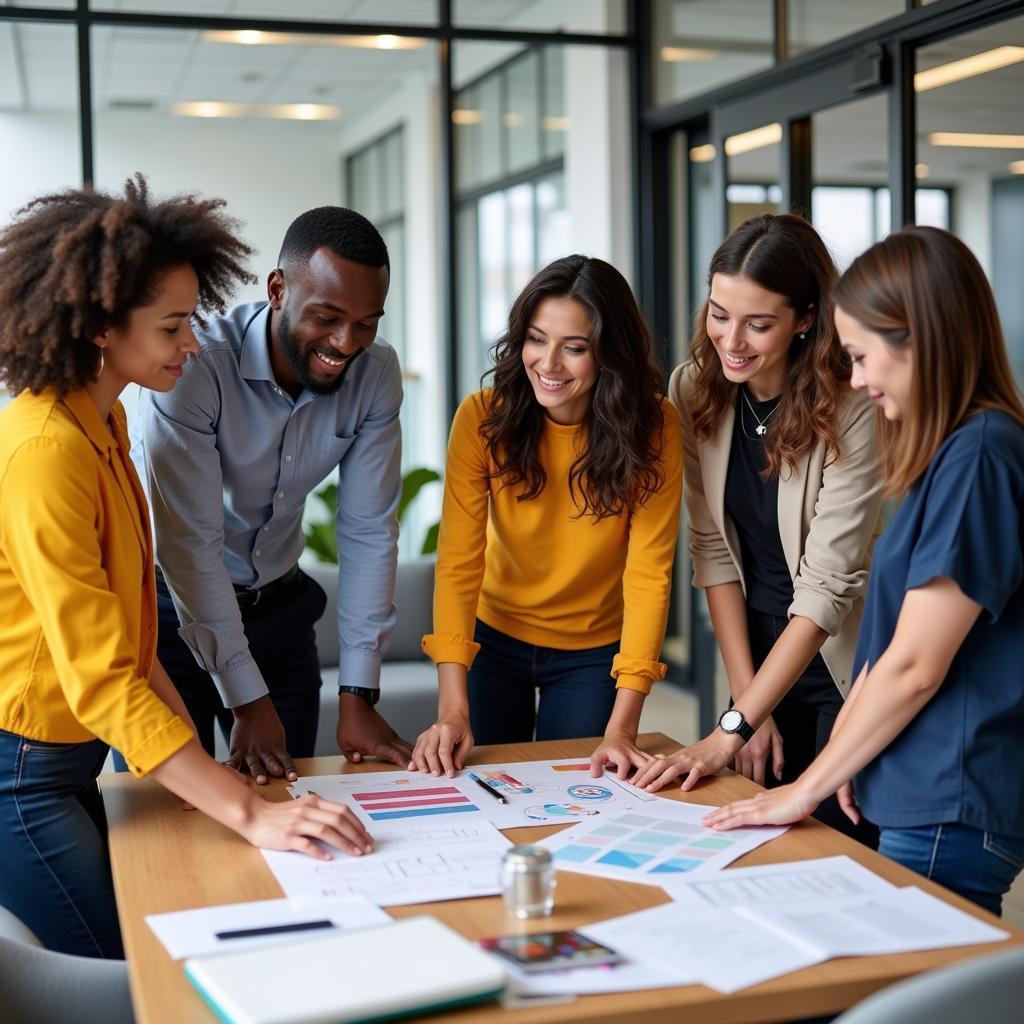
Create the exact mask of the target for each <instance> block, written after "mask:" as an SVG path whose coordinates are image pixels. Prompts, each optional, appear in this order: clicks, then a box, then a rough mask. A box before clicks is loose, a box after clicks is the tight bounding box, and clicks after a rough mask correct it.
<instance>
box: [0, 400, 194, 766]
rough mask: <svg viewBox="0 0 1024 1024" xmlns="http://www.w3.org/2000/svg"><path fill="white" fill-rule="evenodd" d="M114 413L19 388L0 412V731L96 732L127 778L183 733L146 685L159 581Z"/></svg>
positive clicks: (32, 735) (70, 737) (158, 758)
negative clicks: (116, 753)
mask: <svg viewBox="0 0 1024 1024" xmlns="http://www.w3.org/2000/svg"><path fill="white" fill-rule="evenodd" d="M128 447H129V445H128V436H127V431H126V421H125V414H124V409H123V408H122V407H121V405H120V403H117V404H116V405H115V406H114V409H113V411H112V413H111V416H110V420H109V426H108V424H106V423H104V422H103V420H102V418H101V416H100V413H99V410H98V409H97V408H96V406H95V405H94V404H93V402H92V399H91V398H89V396H88V395H87V394H86V393H85V392H84V391H76V392H73V393H71V394H69V395H68V396H67V397H66V398H65V399H64V400H63V401H62V400H60V399H59V398H57V397H56V395H55V394H54V393H53V392H52V391H44V392H42V393H41V394H39V395H32V394H30V393H29V392H27V391H26V392H23V393H22V394H20V395H19V396H18V397H17V398H15V399H14V401H13V402H11V404H10V405H8V406H7V408H5V409H4V410H3V411H2V412H0V622H3V624H4V625H3V633H2V639H0V729H4V730H6V731H8V732H12V733H17V734H18V735H20V736H24V737H26V738H27V739H35V740H41V741H44V742H51V743H84V742H88V741H89V740H92V739H94V738H96V737H99V738H100V739H101V740H103V741H104V742H105V743H109V744H110V745H111V746H113V747H116V748H117V749H118V750H120V751H121V753H122V754H124V756H125V759H126V760H127V762H128V767H129V768H130V769H131V770H132V772H133V773H134V774H136V775H144V774H145V773H146V772H148V771H151V770H152V769H153V768H155V767H157V766H158V765H159V764H161V763H162V762H163V761H165V760H166V759H167V758H168V757H170V756H171V755H172V754H174V753H176V752H177V751H178V750H180V749H181V748H182V747H183V746H184V745H185V744H186V743H187V742H188V741H189V740H190V739H192V732H191V730H190V729H189V728H188V726H187V725H186V724H185V723H184V722H183V721H182V720H181V719H180V718H178V716H177V715H175V714H173V713H172V712H171V710H170V709H169V708H168V707H167V705H166V704H164V703H163V701H162V700H160V698H159V697H157V695H156V694H155V693H153V691H152V690H151V689H150V688H149V682H148V680H149V676H150V673H151V671H152V668H153V662H154V659H155V656H156V582H155V579H154V570H153V565H154V563H153V541H152V534H151V531H150V526H149V513H148V509H147V506H146V499H145V497H144V496H143V492H142V487H141V485H140V483H139V480H138V477H137V476H136V474H135V470H134V468H133V466H132V462H131V459H130V458H129V456H128Z"/></svg>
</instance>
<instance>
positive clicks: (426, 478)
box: [398, 466, 441, 522]
mask: <svg viewBox="0 0 1024 1024" xmlns="http://www.w3.org/2000/svg"><path fill="white" fill-rule="evenodd" d="M440 479H441V474H440V473H438V472H437V470H436V469H427V468H426V466H419V467H418V468H416V469H410V470H409V472H408V473H406V474H405V476H403V477H402V497H401V498H400V499H399V501H398V521H399V522H401V521H402V516H403V515H405V510H406V509H407V508H408V507H409V505H411V504H412V501H413V499H414V498H415V497H416V495H417V494H419V493H420V491H421V490H422V489H423V487H425V486H426V485H427V484H432V483H434V481H436V480H440Z"/></svg>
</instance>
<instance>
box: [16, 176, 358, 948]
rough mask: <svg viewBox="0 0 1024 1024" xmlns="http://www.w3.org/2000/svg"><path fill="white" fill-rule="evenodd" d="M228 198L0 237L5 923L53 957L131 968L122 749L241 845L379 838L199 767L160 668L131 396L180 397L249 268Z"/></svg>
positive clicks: (75, 212) (192, 200)
mask: <svg viewBox="0 0 1024 1024" xmlns="http://www.w3.org/2000/svg"><path fill="white" fill-rule="evenodd" d="M222 206H223V202H222V201H221V200H217V199H214V200H201V199H198V198H196V197H194V196H183V197H176V198H172V199H167V200H163V201H160V202H157V201H155V200H153V199H151V198H150V196H149V194H148V191H147V188H146V183H145V180H144V179H143V178H142V176H141V175H139V176H137V178H136V180H135V181H129V182H128V183H127V185H126V187H125V191H124V195H123V196H116V197H115V196H110V195H106V194H103V193H101V192H96V191H93V190H92V189H82V190H77V191H66V192H62V193H59V194H54V195H47V196H42V197H41V198H39V199H36V200H34V201H33V202H31V203H29V204H28V206H26V207H25V208H24V209H23V210H21V211H20V212H19V213H18V214H17V215H16V216H15V219H14V220H13V222H12V223H11V224H9V225H8V226H7V227H6V228H4V229H3V231H2V232H0V380H2V381H3V382H4V383H5V384H6V385H7V387H8V388H9V390H10V391H11V392H12V393H13V394H14V395H15V396H16V397H15V398H14V400H13V401H12V402H11V403H10V404H9V405H8V406H7V407H6V408H5V409H4V410H3V411H2V412H0V618H2V619H3V622H4V632H3V637H2V639H0V860H2V862H3V870H2V871H0V905H3V906H5V907H7V908H8V909H10V910H12V911H13V912H14V913H15V914H16V915H18V917H20V918H21V919H22V920H23V921H24V922H25V923H26V924H27V925H28V926H29V927H30V928H31V929H32V930H33V931H34V932H35V933H36V935H37V936H38V937H39V938H40V939H41V940H42V942H43V943H44V944H45V945H46V946H48V947H49V948H51V949H55V950H58V951H60V952H64V953H74V954H79V955H85V956H97V957H119V956H121V955H122V946H121V937H120V931H119V928H118V923H117V912H116V907H115V903H114V892H113V886H112V883H111V877H110V866H109V862H108V859H107V852H106V843H105V830H106V825H105V820H104V816H103V806H102V803H101V800H100V795H99V791H98V789H97V786H96V778H97V776H98V775H99V772H100V768H101V766H102V764H103V761H104V759H105V757H106V755H107V751H108V748H109V746H110V745H112V746H115V747H116V748H117V749H118V750H120V751H122V752H123V754H124V755H125V757H126V759H127V762H128V765H129V767H130V769H131V770H132V771H133V772H134V773H135V774H136V775H140V776H141V775H147V774H152V776H153V777H154V778H156V779H157V780H158V781H159V782H160V783H162V784H163V785H165V786H166V787H167V788H168V789H170V790H172V791H173V792H174V793H176V794H178V795H179V796H180V797H182V798H183V799H184V800H186V801H187V802H189V803H190V804H192V805H193V806H195V807H196V808H198V809H199V810H201V811H204V812H206V813H207V814H209V815H210V816H211V817H213V818H215V819H216V820H218V821H220V822H222V823H223V824H225V825H227V826H229V827H230V828H233V829H234V830H235V831H237V832H239V833H240V834H241V835H243V836H244V837H245V838H246V839H248V840H249V841H250V842H252V843H254V844H256V845H259V846H264V847H271V848H277V849H297V850H304V851H306V852H307V853H312V854H313V855H314V856H321V857H323V856H325V854H323V853H322V852H321V851H320V850H319V849H318V848H317V847H316V845H315V844H314V842H313V840H312V838H311V837H312V836H316V837H317V838H321V839H326V840H328V841H329V842H331V843H333V844H334V845H336V846H339V847H341V848H342V849H345V850H347V851H349V852H363V851H365V850H367V849H369V837H368V836H367V835H366V833H365V832H364V830H363V829H362V826H361V825H359V824H358V822H357V821H356V820H355V818H354V817H353V816H352V815H351V814H350V813H349V812H347V810H346V809H345V808H343V807H341V806H340V805H337V804H329V803H327V802H326V801H321V800H319V799H317V798H310V799H309V800H303V801H301V802H300V803H297V804H293V803H291V802H290V801H289V802H288V803H286V804H279V803H268V802H266V801H264V800H263V799H262V798H261V797H259V796H258V795H257V794H256V793H254V792H252V791H250V789H249V787H248V785H247V784H246V783H245V781H244V780H243V779H242V778H241V776H240V775H238V774H237V773H236V772H234V771H232V770H231V769H229V768H227V767H225V766H223V765H220V764H218V763H217V762H216V761H214V760H213V759H212V758H211V757H209V756H208V755H207V754H206V753H205V752H204V751H203V749H202V748H201V747H200V745H199V743H198V741H197V740H196V737H195V735H194V730H193V728H192V723H191V721H190V719H189V717H188V713H187V712H186V710H185V707H184V705H183V703H182V701H181V698H180V697H179V696H178V694H177V692H176V691H175V689H174V687H173V685H172V684H171V682H170V680H169V679H168V677H167V675H166V673H165V672H164V670H163V669H162V668H161V666H160V664H159V662H158V661H157V660H156V658H155V651H156V590H155V578H154V569H153V565H154V563H153V541H152V533H151V530H150V523H149V513H148V509H147V506H146V500H145V498H144V496H143V492H142V487H141V485H140V483H139V479H138V477H137V476H136V473H135V470H134V468H133V466H132V462H131V459H130V458H129V455H128V439H127V434H126V423H125V413H124V409H123V408H122V406H121V404H120V402H119V401H118V396H119V395H120V393H121V391H122V390H123V389H124V388H125V387H126V386H127V385H129V384H133V383H134V384H139V385H141V386H142V387H146V388H152V389H154V390H157V391H168V390H170V389H171V388H173V387H174V385H175V382H176V381H177V379H178V378H179V377H180V376H181V375H182V367H183V364H184V362H185V360H186V359H187V358H188V355H189V353H190V352H194V351H195V350H196V340H195V338H194V337H193V335H192V329H191V326H190V321H191V319H192V317H193V316H196V315H197V313H196V311H197V309H213V310H223V309H224V305H225V298H226V296H227V293H228V291H229V289H230V287H231V286H232V285H233V284H234V282H236V281H248V280H251V279H252V278H251V275H249V274H248V273H247V272H246V271H245V270H244V269H243V266H242V264H241V262H240V261H241V260H243V259H244V258H245V257H247V256H248V255H249V254H250V252H251V250H250V249H249V248H248V247H247V246H246V245H244V244H243V243H242V242H240V241H239V240H238V239H237V238H236V237H235V236H234V234H233V230H234V222H233V221H232V220H230V219H229V218H228V217H227V216H226V215H225V214H224V213H223V212H222V210H221V207H222Z"/></svg>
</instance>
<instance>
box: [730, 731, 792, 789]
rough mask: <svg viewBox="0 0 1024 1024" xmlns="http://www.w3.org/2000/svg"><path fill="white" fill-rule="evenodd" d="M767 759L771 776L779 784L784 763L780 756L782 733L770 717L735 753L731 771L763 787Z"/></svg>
mask: <svg viewBox="0 0 1024 1024" xmlns="http://www.w3.org/2000/svg"><path fill="white" fill-rule="evenodd" d="M769 757H771V759H772V774H773V775H774V776H775V778H776V780H777V781H779V782H781V781H782V766H783V764H784V763H785V761H784V759H783V755H782V733H780V732H779V727H778V726H777V725H776V724H775V720H774V719H773V718H772V717H771V715H769V716H768V717H767V718H766V719H765V720H764V723H763V724H762V725H761V728H760V729H758V730H757V732H755V733H754V735H753V736H751V737H750V739H749V740H748V741H747V743H746V744H745V745H744V746H743V747H741V748H740V750H739V751H738V752H737V754H736V759H735V761H734V762H733V769H734V770H735V771H736V772H737V774H739V775H743V776H745V777H746V778H748V779H753V780H754V782H756V783H757V784H758V785H759V786H763V785H764V778H765V770H766V769H767V767H768V758H769Z"/></svg>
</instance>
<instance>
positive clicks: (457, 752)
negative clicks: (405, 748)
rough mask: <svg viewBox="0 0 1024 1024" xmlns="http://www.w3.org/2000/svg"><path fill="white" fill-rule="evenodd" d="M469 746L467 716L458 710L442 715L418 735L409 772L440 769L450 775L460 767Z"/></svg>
mask: <svg viewBox="0 0 1024 1024" xmlns="http://www.w3.org/2000/svg"><path fill="white" fill-rule="evenodd" d="M472 749H473V732H472V730H471V729H470V725H469V715H468V714H466V713H465V712H462V711H455V712H451V713H449V714H446V715H442V716H441V717H440V718H439V719H438V720H437V721H436V722H435V723H434V724H433V725H432V726H431V727H430V728H429V729H425V730H424V731H423V732H421V733H420V734H419V737H418V738H417V740H416V748H415V750H413V752H412V758H411V759H410V761H409V771H411V772H430V774H431V775H441V774H442V772H443V773H444V774H445V775H447V776H448V778H449V779H450V778H452V777H453V776H454V775H455V773H456V772H457V771H459V770H461V768H462V766H463V764H464V763H465V760H466V755H467V754H468V753H469V752H470V750H472Z"/></svg>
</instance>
